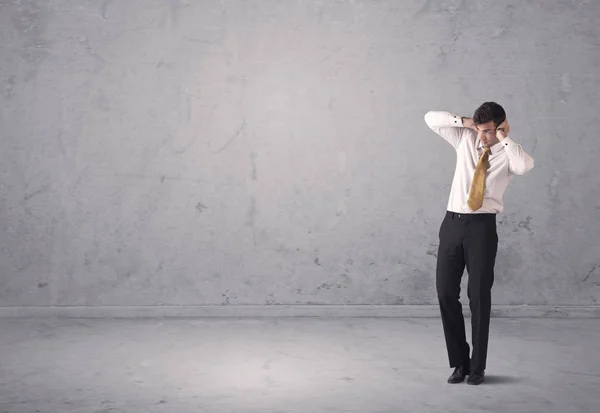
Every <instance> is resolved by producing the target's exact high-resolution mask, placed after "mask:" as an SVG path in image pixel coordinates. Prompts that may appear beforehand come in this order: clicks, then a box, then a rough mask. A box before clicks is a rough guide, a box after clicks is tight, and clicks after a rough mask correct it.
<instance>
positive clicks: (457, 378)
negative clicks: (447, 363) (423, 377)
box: [448, 365, 469, 384]
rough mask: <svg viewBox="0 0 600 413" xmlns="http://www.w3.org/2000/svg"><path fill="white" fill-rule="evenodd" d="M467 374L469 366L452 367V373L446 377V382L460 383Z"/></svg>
mask: <svg viewBox="0 0 600 413" xmlns="http://www.w3.org/2000/svg"><path fill="white" fill-rule="evenodd" d="M467 374H469V366H464V365H463V366H460V367H456V368H455V369H454V373H452V374H451V375H450V377H448V383H452V384H455V383H462V382H463V381H465V377H466V376H467Z"/></svg>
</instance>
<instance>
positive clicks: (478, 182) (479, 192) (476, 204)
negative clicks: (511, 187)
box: [467, 148, 491, 211]
mask: <svg viewBox="0 0 600 413" xmlns="http://www.w3.org/2000/svg"><path fill="white" fill-rule="evenodd" d="M490 151H491V149H490V148H485V149H484V151H483V155H481V158H479V162H477V167H475V174H473V183H472V184H471V191H470V192H469V200H468V201H467V205H469V208H471V210H472V211H477V210H478V209H479V208H481V206H482V205H483V189H484V188H485V173H486V172H487V168H488V165H489V162H488V158H489V156H490Z"/></svg>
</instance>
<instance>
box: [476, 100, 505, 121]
mask: <svg viewBox="0 0 600 413" xmlns="http://www.w3.org/2000/svg"><path fill="white" fill-rule="evenodd" d="M505 119H506V112H504V109H503V108H502V106H500V105H499V104H497V103H496V102H485V103H484V104H483V105H481V106H479V107H478V108H477V110H476V111H475V114H474V115H473V123H475V124H476V125H481V124H482V123H487V122H489V121H492V120H493V121H494V125H496V127H498V125H500V124H501V123H502V122H504V120H505Z"/></svg>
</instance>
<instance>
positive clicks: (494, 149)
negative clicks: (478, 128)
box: [477, 138, 503, 155]
mask: <svg viewBox="0 0 600 413" xmlns="http://www.w3.org/2000/svg"><path fill="white" fill-rule="evenodd" d="M502 148H503V145H502V142H498V143H496V144H495V145H492V146H490V149H491V150H490V155H495V154H497V153H498V151H500V150H501V149H502ZM477 149H481V150H483V143H481V141H480V140H479V138H477Z"/></svg>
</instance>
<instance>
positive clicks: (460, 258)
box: [436, 215, 470, 367]
mask: <svg viewBox="0 0 600 413" xmlns="http://www.w3.org/2000/svg"><path fill="white" fill-rule="evenodd" d="M464 229H465V228H464V222H462V221H459V220H454V219H452V217H451V216H450V215H446V217H445V218H444V221H443V222H442V225H441V227H440V232H439V240H440V243H439V249H438V256H437V268H436V290H437V296H438V301H439V307H440V312H441V317H442V326H443V329H444V337H445V340H446V349H447V352H448V359H449V363H450V367H458V366H460V365H462V364H468V363H469V350H470V349H469V344H468V343H467V339H466V335H465V320H464V317H463V312H462V304H461V302H460V301H459V298H460V281H461V277H462V274H463V272H464V269H465V255H464V249H463V243H462V240H463V236H464Z"/></svg>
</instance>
